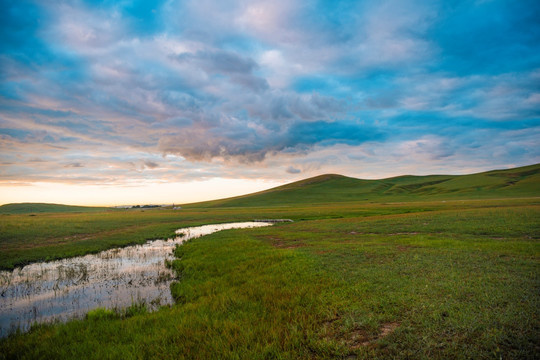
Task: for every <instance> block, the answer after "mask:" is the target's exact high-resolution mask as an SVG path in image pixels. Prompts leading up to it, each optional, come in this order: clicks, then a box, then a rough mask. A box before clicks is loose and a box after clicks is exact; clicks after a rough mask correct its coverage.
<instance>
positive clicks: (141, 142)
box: [0, 0, 540, 203]
mask: <svg viewBox="0 0 540 360" xmlns="http://www.w3.org/2000/svg"><path fill="white" fill-rule="evenodd" d="M2 8H3V11H2V12H1V13H0V17H1V18H0V24H1V25H0V37H1V40H2V41H1V42H0V48H1V54H0V78H1V82H0V147H1V151H0V193H2V194H3V195H2V197H5V196H6V195H7V194H9V195H10V200H12V201H17V200H18V199H19V200H25V201H31V200H32V199H29V198H28V197H29V196H30V195H29V194H32V196H35V197H36V196H37V197H39V196H38V194H40V189H42V190H43V191H41V193H42V192H44V191H45V189H47V190H46V191H48V192H49V195H50V196H51V197H52V198H54V197H53V195H54V191H56V190H52V189H53V188H54V189H57V188H58V189H61V188H62V186H63V189H64V190H62V192H63V193H65V194H72V196H74V197H73V198H72V199H73V200H72V201H71V202H72V203H73V202H78V203H84V202H88V201H89V200H82V198H80V199H79V198H77V197H76V196H75V195H74V194H75V193H78V192H81V191H83V192H84V191H85V189H87V190H88V189H94V188H96V187H98V188H99V189H101V190H103V191H104V192H103V194H109V193H108V192H106V191H105V190H104V189H107V191H111V189H112V188H114V189H119V188H122V189H123V190H122V191H123V193H125V194H126V195H125V196H124V197H118V198H110V195H103V196H109V198H110V201H111V202H126V203H128V202H133V201H135V202H137V200H135V199H138V198H137V196H138V195H137V194H140V192H141V191H144V189H148V188H150V187H152V188H156V187H158V185H159V184H161V185H163V184H167V186H166V188H167V189H168V190H167V191H168V192H169V193H168V195H165V194H161V195H159V196H161V197H159V201H162V202H167V201H166V199H169V198H171V199H172V201H175V202H182V201H184V200H186V201H195V200H198V199H199V198H201V199H202V198H207V197H208V196H210V195H209V194H206V195H205V191H204V190H201V192H200V194H201V195H200V196H199V197H197V196H191V197H189V196H187V193H189V194H190V195H193V194H194V193H197V191H196V190H192V189H191V188H189V186H193V184H194V183H200V182H201V181H202V182H204V181H210V182H211V183H212V184H213V185H212V186H217V187H218V188H220V189H221V191H220V192H218V193H212V196H227V195H232V194H237V193H242V192H248V191H251V190H257V189H260V188H264V187H269V186H272V185H276V184H280V183H284V182H289V181H293V180H297V179H300V178H305V177H309V176H314V175H318V174H321V173H330V172H332V173H341V174H344V175H348V176H354V177H360V178H382V177H387V176H394V175H400V174H430V173H452V174H463V173H470V172H475V171H482V170H489V169H494V168H507V167H513V166H520V165H528V164H532V163H538V162H540V146H539V145H540V144H539V143H540V140H539V139H540V21H539V20H538V19H540V3H538V1H533V0H531V1H528V0H520V1H515V0H514V1H502V0H501V1H497V0H483V1H480V0H478V1H472V0H471V1H457V0H456V1H409V0H389V1H308V0H306V1H291V0H286V1H285V0H275V1H245V0H223V1H210V0H197V1H178V0H166V1H135V0H132V1H130V0H125V1H112V0H103V1H82V0H79V1H68V0H65V1H64V0H59V1H54V2H53V1H50V2H49V1H24V0H16V1H11V0H2ZM220 179H221V180H223V181H222V182H221V183H220V182H219V181H217V180H220ZM216 181H217V182H216ZM234 181H236V183H234ZM233 183H234V184H236V185H235V186H236V187H235V186H233V185H232V184H233ZM172 184H176V185H175V187H171V186H173V185H172ZM189 184H191V185H189ZM215 184H218V185H215ZM219 184H222V185H219ZM188 185H189V186H188ZM163 187H164V188H165V186H163ZM30 189H32V191H30ZM66 189H72V192H71V193H70V192H69V191H67V190H66ZM96 189H97V188H96ZM129 189H131V190H133V192H131V193H130V190H129ZM187 189H190V190H187ZM96 191H97V190H96ZM171 192H172V193H173V195H171ZM128 194H131V195H128ZM155 194H157V192H156V193H155ZM155 196H156V200H158V199H157V197H158V195H155ZM166 196H169V197H166ZM205 196H206V197H205ZM94 198H96V197H95V196H94ZM98 198H99V196H98ZM36 200H37V199H36ZM132 200H133V201H132ZM145 200H146V199H145ZM100 201H101V200H100ZM172 201H171V202H172ZM3 202H8V201H3Z"/></svg>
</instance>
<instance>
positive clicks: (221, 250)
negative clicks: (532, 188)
mask: <svg viewBox="0 0 540 360" xmlns="http://www.w3.org/2000/svg"><path fill="white" fill-rule="evenodd" d="M446 204H447V203H446ZM435 205H436V204H430V203H427V204H426V207H427V208H431V211H416V212H415V211H412V210H413V207H402V208H401V209H402V210H409V212H407V213H401V214H396V213H393V214H388V215H380V214H379V215H377V214H372V215H370V216H360V217H359V216H350V217H345V216H344V217H343V218H335V219H329V218H327V219H311V220H304V221H298V222H295V223H292V224H278V225H276V226H273V227H270V228H259V229H249V230H232V231H224V232H220V233H216V234H213V235H211V236H208V237H204V238H201V239H198V240H194V241H190V242H188V243H187V244H185V245H184V246H182V247H180V248H178V250H177V254H176V255H177V257H178V258H179V260H177V261H175V262H174V267H175V268H176V270H177V271H178V274H179V281H178V282H177V283H176V284H174V286H173V287H172V292H173V295H174V297H175V298H176V299H177V301H178V304H177V305H175V306H173V307H170V308H162V309H161V310H160V311H158V312H155V313H145V312H144V311H141V312H134V314H130V316H124V315H116V314H114V313H111V312H110V311H109V312H108V311H106V310H97V311H94V312H92V313H90V315H89V319H88V320H82V321H72V322H69V323H67V324H58V325H54V326H37V327H35V328H34V329H33V330H32V331H31V332H30V333H28V334H20V335H16V336H12V337H10V338H8V339H6V340H3V341H2V342H1V343H0V353H1V354H3V356H5V357H6V358H12V357H17V358H35V357H44V358H81V357H82V358H96V359H97V358H128V359H129V358H134V359H136V358H141V359H142V358H156V357H157V358H171V359H173V358H174V359H179V358H193V359H207V358H230V359H267V358H278V359H304V358H315V359H317V358H321V359H326V358H347V357H351V358H380V359H387V358H398V359H401V358H403V359H405V358H414V359H448V358H458V359H459V358H463V359H465V358H476V359H492V358H500V357H502V358H524V359H527V358H530V359H533V358H535V357H536V356H537V354H538V347H539V346H540V341H539V339H540V337H539V336H538V335H539V325H540V324H539V316H540V310H539V309H540V306H539V305H540V304H539V302H540V301H539V300H540V299H539V297H538V290H539V289H540V281H539V280H540V279H539V271H538V270H539V267H538V261H539V257H540V246H539V243H538V240H539V238H540V232H539V224H538V218H539V215H540V206H538V204H536V205H534V204H529V205H518V206H513V205H511V203H510V202H508V201H507V202H504V203H501V204H500V206H497V205H496V204H494V203H492V202H481V204H480V205H478V204H477V207H476V208H471V207H470V205H469V204H463V208H460V207H459V206H458V203H452V204H451V205H445V206H439V207H438V208H435V207H436V206H435ZM415 206H416V209H418V210H421V209H422V208H421V207H420V206H419V204H415ZM383 329H389V330H387V331H388V333H387V334H386V333H384V331H383ZM383 334H384V336H383ZM0 356H1V355H0Z"/></svg>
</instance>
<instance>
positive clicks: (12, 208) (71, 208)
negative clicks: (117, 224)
mask: <svg viewBox="0 0 540 360" xmlns="http://www.w3.org/2000/svg"><path fill="white" fill-rule="evenodd" d="M108 209H109V208H106V207H91V206H75V205H62V204H46V203H15V204H5V205H2V206H0V214H38V213H69V212H96V211H104V210H108Z"/></svg>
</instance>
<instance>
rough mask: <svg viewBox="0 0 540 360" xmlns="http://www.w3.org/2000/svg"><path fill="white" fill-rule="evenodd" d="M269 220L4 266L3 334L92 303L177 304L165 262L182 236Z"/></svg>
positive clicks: (0, 291) (79, 312) (79, 313)
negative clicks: (22, 265) (26, 263)
mask: <svg viewBox="0 0 540 360" xmlns="http://www.w3.org/2000/svg"><path fill="white" fill-rule="evenodd" d="M269 225H272V223H268V222H239V223H228V224H216V225H204V226H197V227H188V228H183V229H178V230H176V234H177V237H176V238H174V239H168V240H154V241H150V242H147V243H145V244H142V245H135V246H128V247H124V248H118V249H110V250H106V251H102V252H100V253H98V254H91V255H85V256H79V257H74V258H68V259H62V260H57V261H51V262H42V263H34V264H30V265H27V266H25V267H23V268H16V269H15V270H13V271H0V337H6V336H7V335H9V334H10V333H11V332H14V331H16V330H17V329H20V330H21V331H27V330H28V329H29V328H30V327H31V325H32V324H34V323H44V322H52V321H67V320H70V319H74V318H83V317H84V316H85V315H86V313H87V312H88V311H90V310H92V309H95V308H98V307H103V308H108V309H121V308H126V307H129V306H130V305H132V304H135V303H145V304H146V306H147V307H148V309H149V310H154V309H157V308H159V307H160V306H164V305H169V304H173V303H174V300H173V298H172V296H171V293H170V289H169V287H170V284H171V282H172V281H173V280H174V273H173V271H172V270H170V269H168V268H167V267H166V265H165V263H166V261H170V260H174V256H173V250H174V248H175V246H176V245H178V244H181V243H182V242H184V241H186V240H189V239H194V238H198V237H201V236H204V235H208V234H212V233H214V232H217V231H220V230H227V229H243V228H253V227H262V226H269Z"/></svg>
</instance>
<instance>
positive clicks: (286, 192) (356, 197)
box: [187, 164, 540, 207]
mask: <svg viewBox="0 0 540 360" xmlns="http://www.w3.org/2000/svg"><path fill="white" fill-rule="evenodd" d="M537 196H540V164H535V165H529V166H523V167H518V168H513V169H506V170H491V171H486V172H482V173H477V174H470V175H426V176H414V175H402V176H397V177H392V178H386V179H380V180H363V179H356V178H351V177H347V176H343V175H338V174H324V175H319V176H315V177H312V178H308V179H304V180H300V181H296V182H293V183H290V184H286V185H282V186H278V187H275V188H272V189H269V190H265V191H261V192H257V193H254V194H249V195H244V196H238V197H233V198H227V199H221V200H214V201H206V202H201V203H195V204H189V205H187V206H188V207H241V206H278V205H283V206H289V205H295V204H317V203H332V202H345V201H422V200H431V199H433V200H439V199H441V200H442V199H488V198H510V197H537Z"/></svg>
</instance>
